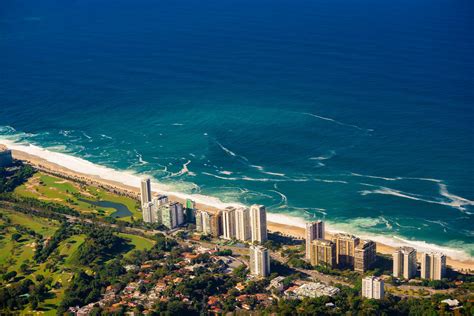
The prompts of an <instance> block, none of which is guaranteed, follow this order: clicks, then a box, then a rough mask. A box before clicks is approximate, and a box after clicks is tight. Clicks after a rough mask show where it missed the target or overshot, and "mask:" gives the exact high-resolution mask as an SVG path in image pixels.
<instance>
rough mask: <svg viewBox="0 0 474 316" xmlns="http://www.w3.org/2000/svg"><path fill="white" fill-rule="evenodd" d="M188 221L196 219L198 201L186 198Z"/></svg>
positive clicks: (192, 221) (191, 221)
mask: <svg viewBox="0 0 474 316" xmlns="http://www.w3.org/2000/svg"><path fill="white" fill-rule="evenodd" d="M185 215H186V221H187V222H188V223H194V221H195V220H196V202H194V201H193V200H191V199H187V200H186V214H185Z"/></svg>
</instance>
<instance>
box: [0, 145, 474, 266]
mask: <svg viewBox="0 0 474 316" xmlns="http://www.w3.org/2000/svg"><path fill="white" fill-rule="evenodd" d="M3 143H5V141H3ZM14 144H15V143H14V142H12V143H11V144H9V142H8V141H6V144H5V145H6V146H7V147H8V148H9V149H11V150H12V155H13V157H14V158H15V159H18V160H22V161H26V162H28V163H30V164H32V165H33V166H35V167H37V168H38V169H40V170H44V171H46V172H48V173H51V174H56V175H58V176H60V177H63V178H64V177H66V178H71V179H73V180H76V181H83V182H87V183H90V184H93V185H96V186H102V187H105V188H106V189H108V190H111V191H114V190H115V191H117V192H120V193H122V194H125V195H128V196H131V197H134V198H139V181H138V179H139V178H140V176H138V175H133V174H131V173H127V172H124V171H115V170H113V169H110V168H107V167H103V168H104V169H110V170H107V171H108V173H103V171H102V173H103V174H102V173H101V172H99V170H98V168H97V165H95V164H93V163H91V162H87V161H85V160H82V159H80V158H76V157H73V156H69V155H67V154H58V156H60V155H63V156H64V155H67V156H68V157H70V158H69V159H71V160H81V161H82V162H83V164H84V165H83V166H82V168H77V169H79V170H72V169H70V168H68V167H65V166H62V165H60V164H59V163H58V160H59V159H46V158H44V157H41V156H40V154H41V152H36V154H35V152H34V150H33V152H26V151H24V150H21V148H18V147H21V146H11V145H14ZM12 147H17V148H12ZM31 148H34V149H35V150H36V151H43V152H44V151H47V150H45V149H42V148H40V147H37V146H32V147H31ZM56 158H58V157H56ZM86 163H87V164H88V166H87V165H85V164H86ZM88 167H89V168H88ZM94 168H96V169H97V170H94ZM110 173H112V174H110ZM114 174H117V176H121V179H122V178H123V182H119V181H117V180H112V179H111V178H113V175H114ZM105 175H109V176H108V177H107V178H105ZM135 184H136V185H135ZM169 189H170V188H168V187H167V186H162V185H159V184H156V183H153V184H152V191H153V192H154V193H158V192H159V193H162V194H166V195H168V196H169V199H170V200H173V201H178V202H181V203H183V202H185V200H186V198H188V197H189V198H192V199H193V200H195V201H196V208H200V209H205V210H209V211H217V210H218V209H222V208H223V207H224V206H226V205H229V204H224V203H222V202H221V201H219V200H218V199H214V198H209V197H205V196H200V195H193V196H188V195H187V194H184V193H179V192H170V191H169ZM209 202H211V203H209ZM268 215H269V216H268V217H269V218H270V219H269V220H268V222H267V228H268V230H269V231H271V232H280V233H282V234H284V235H290V236H294V237H297V238H304V228H303V227H300V226H295V225H291V224H290V225H287V224H283V223H281V222H276V221H272V220H271V217H275V218H277V217H279V219H280V220H282V217H283V219H285V218H288V219H290V216H285V215H277V214H275V215H273V214H271V213H268ZM272 215H273V216H272ZM282 222H285V221H284V220H282ZM302 223H303V222H302ZM333 234H334V232H326V235H327V238H328V239H329V238H331V236H332V235H333ZM358 237H359V238H361V239H365V237H367V238H370V236H364V238H363V237H362V236H358ZM375 242H376V244H377V252H378V253H381V254H386V255H391V254H392V253H393V252H394V250H395V249H396V247H395V246H391V245H388V244H385V243H381V242H380V241H375ZM414 248H416V246H415V247H414ZM417 252H418V256H419V255H420V252H419V251H417ZM446 256H447V265H449V266H451V268H453V269H454V270H457V271H473V270H474V259H472V258H469V259H466V260H462V259H457V258H453V257H450V256H449V255H446Z"/></svg>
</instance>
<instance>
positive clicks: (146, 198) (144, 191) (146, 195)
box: [140, 178, 151, 207]
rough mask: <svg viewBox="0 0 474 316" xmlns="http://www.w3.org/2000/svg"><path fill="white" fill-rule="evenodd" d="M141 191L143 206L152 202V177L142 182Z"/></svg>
mask: <svg viewBox="0 0 474 316" xmlns="http://www.w3.org/2000/svg"><path fill="white" fill-rule="evenodd" d="M140 193H141V201H142V207H143V205H145V204H146V203H148V202H151V181H150V178H146V179H143V180H142V182H141V184H140Z"/></svg>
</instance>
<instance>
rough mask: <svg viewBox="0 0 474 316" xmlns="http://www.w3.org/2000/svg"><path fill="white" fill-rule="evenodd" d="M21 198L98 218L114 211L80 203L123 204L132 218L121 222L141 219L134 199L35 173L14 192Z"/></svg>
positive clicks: (122, 218)
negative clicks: (57, 205)
mask: <svg viewBox="0 0 474 316" xmlns="http://www.w3.org/2000/svg"><path fill="white" fill-rule="evenodd" d="M15 193H16V194H18V195H20V196H25V197H34V198H37V199H40V200H43V201H48V202H55V203H59V204H63V205H67V206H69V207H72V208H74V209H76V210H77V211H79V212H82V213H90V214H96V215H98V216H111V215H112V214H113V213H114V212H115V211H116V209H114V208H111V207H98V206H95V205H91V204H90V203H87V202H84V201H81V200H89V201H93V202H97V201H108V202H113V203H119V204H123V205H124V206H126V207H127V208H128V210H129V211H130V212H131V213H132V215H131V216H125V217H121V218H119V219H120V220H123V221H131V220H132V217H133V218H134V219H139V218H141V212H140V210H139V208H138V203H137V201H135V200H134V199H131V198H129V197H126V196H120V195H117V194H114V193H111V192H108V191H105V190H103V189H101V188H97V187H94V186H88V185H82V184H79V183H76V182H73V181H70V180H64V179H61V178H57V177H54V176H50V175H47V174H45V173H42V172H38V173H36V174H35V175H34V176H33V177H31V178H30V179H29V180H28V182H26V183H25V184H23V185H21V186H19V187H18V188H16V189H15Z"/></svg>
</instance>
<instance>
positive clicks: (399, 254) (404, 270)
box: [393, 247, 416, 279]
mask: <svg viewBox="0 0 474 316" xmlns="http://www.w3.org/2000/svg"><path fill="white" fill-rule="evenodd" d="M415 274H416V250H415V249H414V248H412V247H401V248H398V249H397V250H396V251H395V252H394V253H393V276H394V277H397V278H405V279H411V278H412V277H414V276H415Z"/></svg>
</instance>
